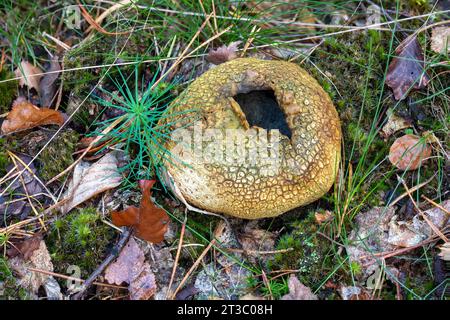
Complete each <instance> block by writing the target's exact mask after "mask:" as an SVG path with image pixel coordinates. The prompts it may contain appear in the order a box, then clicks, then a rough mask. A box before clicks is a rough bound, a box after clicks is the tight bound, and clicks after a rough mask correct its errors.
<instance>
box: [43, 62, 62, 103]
mask: <svg viewBox="0 0 450 320" xmlns="http://www.w3.org/2000/svg"><path fill="white" fill-rule="evenodd" d="M60 70H61V66H60V65H59V62H58V57H56V56H55V57H54V58H53V59H52V61H51V63H50V68H49V69H48V70H47V72H48V73H46V74H45V75H44V76H43V77H42V80H41V81H40V83H39V96H40V99H41V106H43V107H50V106H51V103H52V101H53V98H54V96H55V92H56V80H57V79H58V77H59V72H57V71H60Z"/></svg>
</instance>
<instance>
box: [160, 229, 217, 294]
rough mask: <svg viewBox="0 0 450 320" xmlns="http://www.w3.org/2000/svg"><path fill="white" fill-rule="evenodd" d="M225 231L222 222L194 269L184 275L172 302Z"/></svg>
mask: <svg viewBox="0 0 450 320" xmlns="http://www.w3.org/2000/svg"><path fill="white" fill-rule="evenodd" d="M224 229H225V223H224V222H223V221H220V222H219V224H218V225H217V227H216V230H215V231H214V239H212V240H211V242H210V243H209V244H208V246H207V247H206V248H205V250H203V252H202V253H201V254H200V256H199V257H198V258H197V260H196V261H195V262H194V264H193V265H192V267H191V268H190V269H189V271H188V272H187V273H186V274H185V275H184V277H183V279H182V280H181V282H180V284H179V285H178V287H177V288H176V289H175V291H174V292H173V293H172V295H171V296H170V297H169V299H170V300H173V299H174V298H175V296H176V295H177V293H178V291H180V289H181V288H182V287H183V286H184V284H185V283H186V281H187V280H188V279H189V276H190V275H191V273H192V272H194V271H195V269H197V267H198V265H199V264H200V262H201V261H202V260H203V258H204V257H205V255H206V254H207V253H208V251H209V250H210V249H211V248H212V246H213V245H215V244H216V242H217V240H216V237H217V236H218V235H220V234H221V233H222V232H223V230H224Z"/></svg>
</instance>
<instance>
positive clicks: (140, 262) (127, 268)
mask: <svg viewBox="0 0 450 320" xmlns="http://www.w3.org/2000/svg"><path fill="white" fill-rule="evenodd" d="M105 279H106V281H108V282H109V283H111V284H116V285H120V284H122V283H124V282H125V283H128V284H129V286H128V290H129V293H130V298H131V299H132V300H148V299H150V298H151V297H152V296H153V295H154V294H155V292H156V282H155V275H154V274H153V272H152V271H151V269H150V265H149V264H148V263H147V262H145V256H144V253H143V252H142V250H141V248H139V246H138V244H137V243H136V241H135V240H134V239H133V238H131V239H130V240H129V241H128V243H127V244H126V245H125V247H124V248H123V250H122V251H121V252H120V255H119V257H118V258H117V260H116V261H115V262H114V263H112V264H111V265H109V266H108V268H107V269H106V270H105Z"/></svg>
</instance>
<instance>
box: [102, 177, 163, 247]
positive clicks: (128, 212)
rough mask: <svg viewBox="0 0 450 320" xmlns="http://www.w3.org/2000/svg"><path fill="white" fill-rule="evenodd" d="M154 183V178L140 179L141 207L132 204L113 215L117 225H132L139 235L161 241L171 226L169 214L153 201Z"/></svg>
mask: <svg viewBox="0 0 450 320" xmlns="http://www.w3.org/2000/svg"><path fill="white" fill-rule="evenodd" d="M154 183H155V181H154V180H140V181H139V186H140V188H141V191H142V199H141V205H140V207H139V208H136V207H134V206H131V207H128V208H127V209H125V210H123V211H114V212H112V213H111V216H112V221H113V223H114V224H115V225H116V226H118V227H122V226H132V227H134V232H135V235H136V236H137V237H139V238H141V239H144V240H147V241H149V242H152V243H159V242H161V241H163V240H164V234H165V233H166V231H167V228H168V226H169V216H168V215H167V214H166V212H165V211H164V210H163V209H161V208H158V207H156V206H155V205H154V204H153V202H152V199H151V188H152V186H153V184H154Z"/></svg>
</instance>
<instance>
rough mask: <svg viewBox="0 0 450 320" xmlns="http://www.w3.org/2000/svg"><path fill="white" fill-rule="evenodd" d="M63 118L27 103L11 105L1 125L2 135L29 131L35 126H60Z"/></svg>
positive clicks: (60, 115)
mask: <svg viewBox="0 0 450 320" xmlns="http://www.w3.org/2000/svg"><path fill="white" fill-rule="evenodd" d="M63 123H64V116H63V114H62V113H61V112H58V111H56V110H53V109H48V108H38V107H36V106H35V105H33V104H31V103H30V102H29V101H20V100H19V101H18V102H16V103H14V104H13V108H12V110H11V112H10V113H9V114H8V116H7V117H6V119H5V121H3V123H2V128H1V131H2V133H3V134H8V133H13V132H17V131H22V130H27V129H31V128H34V127H37V126H43V125H49V124H56V125H58V126H61V125H62V124H63Z"/></svg>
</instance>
